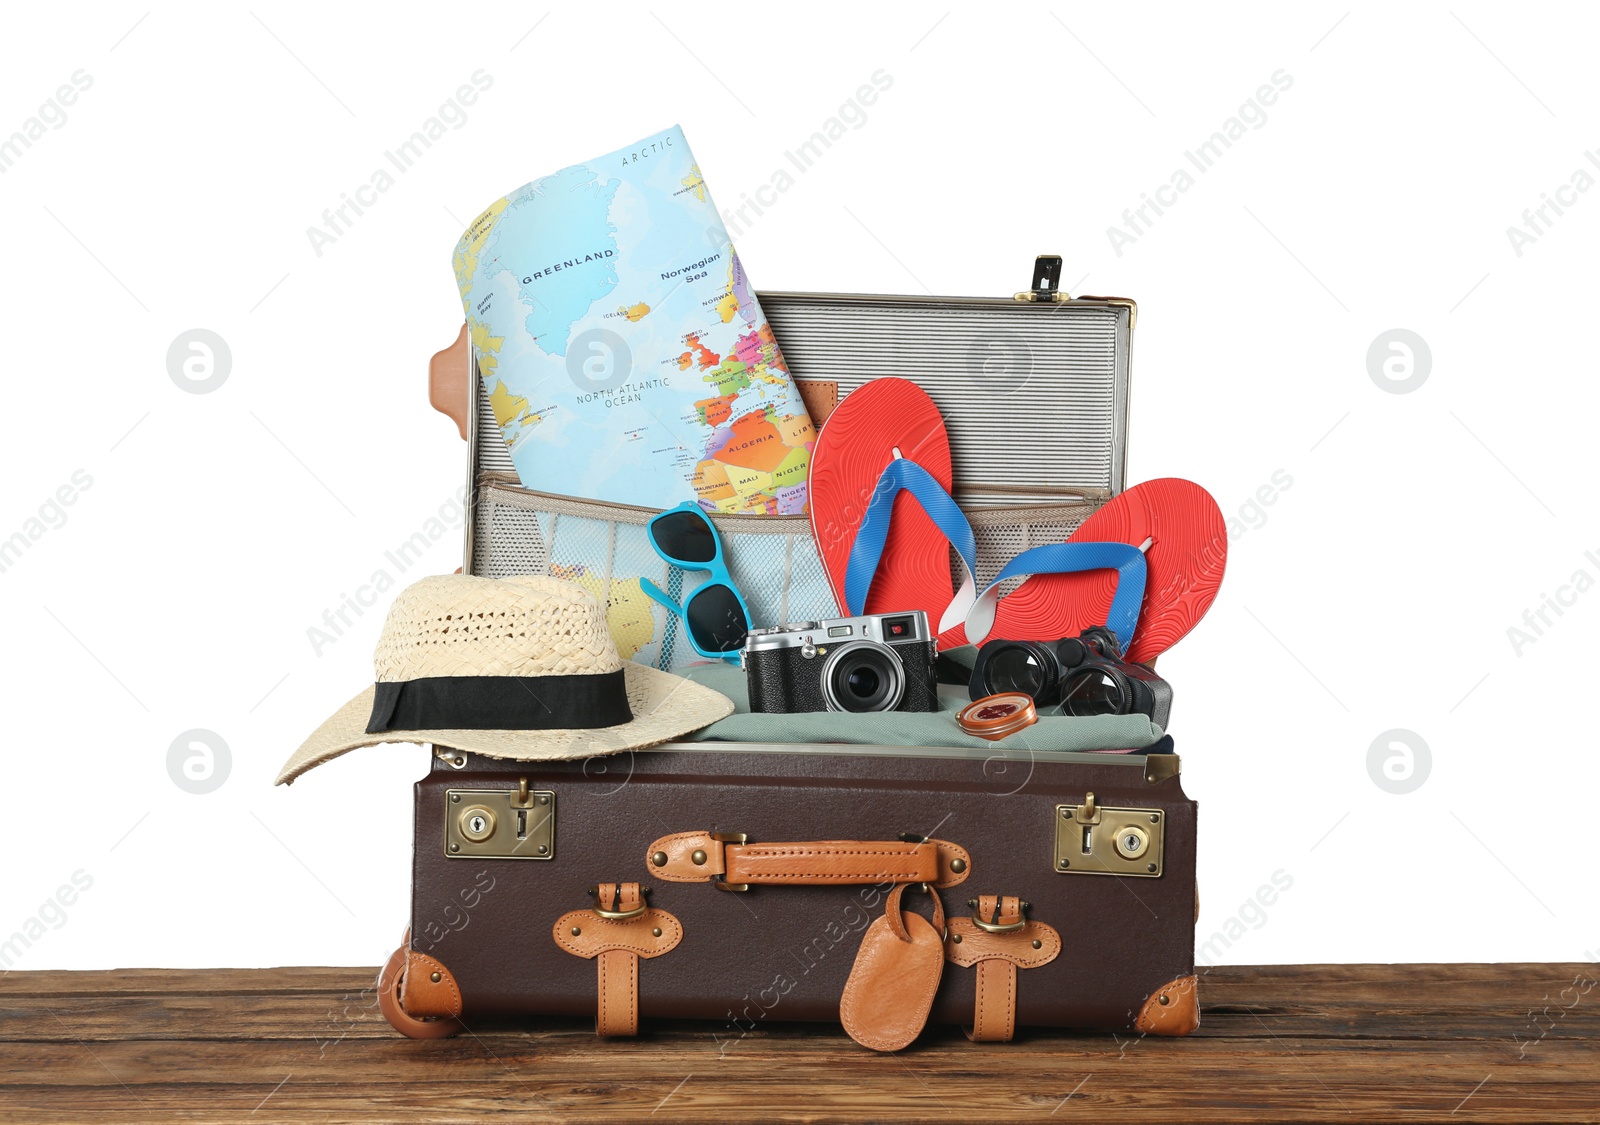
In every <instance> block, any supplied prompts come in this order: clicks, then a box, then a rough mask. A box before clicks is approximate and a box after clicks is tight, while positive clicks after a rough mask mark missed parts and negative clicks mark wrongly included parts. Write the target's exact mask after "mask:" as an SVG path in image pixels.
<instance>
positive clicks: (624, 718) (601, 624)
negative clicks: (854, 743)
mask: <svg viewBox="0 0 1600 1125" xmlns="http://www.w3.org/2000/svg"><path fill="white" fill-rule="evenodd" d="M373 663H374V664H375V665H376V666H377V672H378V681H377V683H376V684H374V685H373V686H372V687H370V688H368V689H367V690H366V691H364V692H362V693H361V694H360V695H358V696H356V697H355V698H354V699H352V700H351V701H350V702H349V703H346V704H345V705H344V706H343V707H341V708H340V709H339V711H338V713H337V714H335V715H334V716H333V718H331V719H329V720H328V721H327V722H325V723H323V724H322V725H321V726H320V727H318V728H317V730H316V733H314V734H313V735H312V736H311V737H310V738H308V739H306V741H305V743H304V744H303V745H302V746H301V747H300V749H298V750H296V751H295V752H294V754H293V756H292V757H290V759H289V760H288V761H287V762H285V763H284V766H283V769H282V770H280V771H279V773H278V784H280V785H283V784H286V783H288V782H290V781H293V780H294V779H295V778H296V777H299V776H300V775H301V774H302V773H304V772H305V771H306V770H309V769H311V768H312V767H313V766H318V765H321V764H322V763H323V762H326V761H328V760H329V759H330V758H336V757H338V756H339V755H340V754H343V753H344V752H345V751H347V750H354V749H355V748H356V747H358V746H376V745H377V744H379V743H381V742H417V743H435V744H437V745H440V746H449V747H451V748H452V749H457V750H465V751H468V752H469V753H474V754H484V755H487V756H488V757H491V758H512V759H515V760H518V761H537V760H540V759H555V758H588V757H592V756H594V755H596V754H614V753H618V752H620V751H623V750H636V749H639V748H641V747H645V746H651V745H654V744H655V743H658V742H666V741H668V740H669V739H673V738H678V737H680V736H682V735H685V734H688V733H689V732H690V731H693V730H698V729H699V728H701V727H704V726H709V725H710V724H711V723H714V722H716V721H717V720H718V719H722V718H725V717H727V716H728V715H730V714H732V713H733V703H732V702H731V701H730V700H729V699H728V698H727V697H726V696H724V695H721V694H719V693H717V692H714V691H712V690H711V689H710V688H706V687H702V686H701V685H699V684H696V683H694V682H692V681H690V680H686V679H684V678H682V677H681V676H674V675H671V674H670V673H667V672H662V671H659V670H657V669H655V668H650V667H647V666H646V665H643V664H635V663H634V662H633V661H631V660H623V659H622V658H621V657H620V656H618V655H617V647H616V645H615V644H614V643H613V642H612V640H611V632H610V630H609V629H608V628H607V627H606V620H605V614H604V613H603V612H602V611H601V609H600V606H599V604H598V603H597V602H596V601H595V599H594V598H593V597H591V596H590V594H589V593H588V591H586V590H584V589H583V588H582V587H581V586H578V585H576V584H575V583H572V582H564V581H562V580H561V579H559V578H546V577H542V576H523V577H518V578H506V579H494V578H476V577H473V576H472V575H464V574H444V575H438V576H435V577H432V578H424V579H423V580H422V581H420V582H418V583H416V584H415V585H413V586H410V587H407V588H406V589H405V590H403V591H401V593H400V596H399V597H397V598H395V600H394V605H392V606H391V607H390V608H389V616H388V619H387V620H385V621H384V623H383V633H382V634H381V635H380V636H379V637H378V651H377V654H376V655H375V656H374V658H373Z"/></svg>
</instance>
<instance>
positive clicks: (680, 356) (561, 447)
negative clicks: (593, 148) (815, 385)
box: [453, 126, 816, 515]
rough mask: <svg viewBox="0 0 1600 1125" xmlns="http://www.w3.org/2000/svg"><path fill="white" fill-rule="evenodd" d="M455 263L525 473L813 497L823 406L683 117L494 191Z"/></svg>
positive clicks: (665, 492)
mask: <svg viewBox="0 0 1600 1125" xmlns="http://www.w3.org/2000/svg"><path fill="white" fill-rule="evenodd" d="M453 264H454V267H455V275H456V282H457V284H458V286H459V287H460V290H461V300H462V304H463V306H464V307H465V309H466V314H467V324H468V327H469V330H470V334H471V337H472V345H473V348H474V350H475V352H476V355H477V358H478V370H479V373H480V374H481V376H482V378H483V382H484V389H485V391H486V392H487V394H488V396H489V405H490V407H491V409H492V410H493V412H494V418H495V422H496V423H497V424H498V425H499V427H500V432H501V436H502V437H503V438H504V439H505V443H506V446H507V448H508V449H509V450H510V453H511V461H512V464H513V465H514V466H515V467H516V470H517V475H518V477H519V478H520V479H521V481H522V483H523V485H524V486H526V487H528V488H534V489H538V490H540V491H543V492H554V493H560V494H563V495H568V496H577V497H583V498H586V499H593V500H606V501H613V502H619V503H628V504H639V505H644V506H646V507H654V508H670V507H673V506H674V505H677V504H679V503H682V502H683V501H684V500H686V499H691V498H697V499H698V500H699V502H700V504H701V506H702V507H704V508H706V509H707V510H708V511H715V512H723V513H737V514H749V515H762V514H766V515H798V514H801V513H804V512H805V511H806V510H807V495H806V477H807V473H808V471H809V468H810V461H811V447H812V444H813V443H814V441H815V439H816V434H815V431H814V429H813V427H812V424H811V419H810V417H809V416H808V415H807V413H806V408H805V404H804V403H803V402H802V401H801V398H800V394H799V391H798V390H796V388H795V385H794V381H793V380H792V379H791V378H790V375H789V369H788V367H787V366H785V364H784V360H783V353H782V352H781V351H780V350H779V348H778V342H777V340H776V339H774V338H773V334H772V329H771V328H770V327H769V326H768V324H767V319H766V316H765V314H763V312H762V311H761V304H760V302H759V301H758V300H757V299H756V295H755V292H754V290H753V289H752V287H751V285H750V281H749V279H748V278H747V277H746V276H745V272H744V269H743V267H742V266H741V265H740V263H739V258H738V255H737V254H736V253H735V252H734V249H733V244H732V242H731V241H730V240H729V238H728V233H727V230H726V228H725V227H724V226H723V223H722V219H721V217H720V216H719V215H718V213H717V209H716V205H715V204H714V203H713V202H712V201H711V193H710V191H709V190H708V189H707V187H706V183H705V180H704V178H703V177H702V176H701V174H700V166H699V165H698V164H697V163H696V162H695V159H694V156H693V155H692V154H691V153H690V151H689V145H688V142H687V141H685V140H684V137H683V132H682V130H681V129H679V128H678V127H677V126H673V127H672V128H670V129H667V130H665V131H664V132H661V133H657V134H655V135H654V136H652V137H648V138H646V139H644V140H642V141H640V142H638V143H637V144H633V145H629V146H628V147H627V148H625V149H621V150H619V151H617V152H613V153H610V154H609V155H606V156H602V157H599V158H598V159H595V160H590V161H587V162H586V163H583V164H578V165H574V166H573V167H571V168H566V169H563V170H562V171H560V172H556V173H554V174H552V175H549V176H546V177H544V178H543V179H540V180H535V181H534V182H533V183H531V184H527V185H526V186H524V187H521V188H519V189H517V190H516V191H514V192H512V193H511V194H510V195H508V196H506V197H505V198H504V199H501V200H499V201H498V202H496V203H494V204H493V205H492V206H490V207H489V209H488V210H486V211H484V212H483V214H481V215H479V216H478V217H477V218H476V219H475V220H473V222H472V225H471V226H470V227H469V228H468V229H467V231H466V233H465V234H463V235H462V236H461V240H460V242H458V243H457V245H456V249H455V256H454V261H453Z"/></svg>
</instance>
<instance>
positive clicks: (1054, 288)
mask: <svg viewBox="0 0 1600 1125" xmlns="http://www.w3.org/2000/svg"><path fill="white" fill-rule="evenodd" d="M1016 299H1017V300H1019V301H1029V302H1039V301H1043V302H1045V303H1047V304H1059V303H1061V302H1063V301H1070V300H1071V299H1072V298H1071V297H1069V296H1067V294H1066V293H1063V292H1062V291H1061V255H1059V254H1040V255H1039V256H1038V257H1037V258H1035V259H1034V260H1033V287H1032V288H1030V289H1027V290H1024V291H1023V292H1021V293H1018V294H1016Z"/></svg>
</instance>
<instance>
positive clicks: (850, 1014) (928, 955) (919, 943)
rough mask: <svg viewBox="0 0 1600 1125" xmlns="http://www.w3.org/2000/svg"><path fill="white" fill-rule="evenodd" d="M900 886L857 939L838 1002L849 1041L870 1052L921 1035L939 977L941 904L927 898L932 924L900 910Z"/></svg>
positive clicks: (895, 1048) (941, 963) (894, 1047)
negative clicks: (855, 949) (858, 940)
mask: <svg viewBox="0 0 1600 1125" xmlns="http://www.w3.org/2000/svg"><path fill="white" fill-rule="evenodd" d="M910 885H911V884H907V883H901V884H899V885H897V886H896V887H895V888H894V890H893V891H891V892H889V898H888V902H887V904H886V905H885V909H884V915H883V917H882V918H879V919H878V920H877V921H875V922H873V923H872V925H870V926H868V927H867V932H866V933H865V934H863V935H862V937H861V948H860V950H858V951H857V953H856V960H855V964H854V965H853V966H851V969H850V979H849V980H848V981H846V982H845V986H844V996H843V997H842V998H841V999H840V1001H839V1020H840V1022H841V1023H843V1024H844V1029H845V1031H847V1032H849V1033H850V1038H852V1039H854V1040H855V1041H856V1042H857V1043H860V1044H861V1045H862V1046H863V1047H870V1048H872V1049H873V1050H874V1051H898V1050H900V1048H902V1047H905V1046H908V1045H909V1044H910V1043H911V1042H912V1041H913V1040H915V1039H916V1037H917V1036H918V1035H920V1034H922V1029H923V1026H924V1025H926V1024H927V1022H928V1013H929V1012H930V1011H932V1010H933V997H934V993H936V992H938V990H939V979H940V977H941V976H942V975H943V973H944V905H943V904H942V903H941V902H940V901H939V892H938V891H935V890H932V889H931V888H930V889H928V893H929V894H931V895H932V896H933V924H932V925H929V923H928V920H927V919H926V918H924V917H923V916H922V915H920V914H917V913H915V912H913V911H902V909H901V902H900V900H901V897H902V896H903V894H904V892H905V889H906V887H907V886H910Z"/></svg>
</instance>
